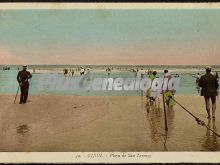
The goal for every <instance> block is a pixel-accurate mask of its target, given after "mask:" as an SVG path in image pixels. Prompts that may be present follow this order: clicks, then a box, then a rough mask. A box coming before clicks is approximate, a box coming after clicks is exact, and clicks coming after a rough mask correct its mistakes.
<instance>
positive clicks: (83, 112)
mask: <svg viewBox="0 0 220 165" xmlns="http://www.w3.org/2000/svg"><path fill="white" fill-rule="evenodd" d="M175 98H176V99H177V100H178V101H179V102H180V103H182V104H183V105H185V106H186V107H187V108H189V110H190V111H191V112H193V113H194V114H195V115H196V116H197V117H199V118H200V119H201V120H203V121H205V122H206V123H207V124H209V126H210V127H211V128H214V129H216V130H217V131H218V130H219V131H218V132H220V122H219V120H220V103H219V100H218V101H217V110H216V119H215V121H213V120H210V122H209V120H208V119H206V112H205V106H204V100H203V98H202V97H200V96H197V95H179V96H175ZM0 100H1V102H0V107H1V108H0V151H25V152H29V151H32V152H34V151H35V152H37V151H42V152H49V151H53V152H70V151H73V152H81V151H82V152H95V151H96V152H98V151H103V152H104V151H105V152H110V151H121V152H126V151H219V150H220V148H219V144H220V141H219V138H218V137H216V136H213V134H212V133H210V132H209V131H207V129H206V128H205V127H202V126H200V125H198V124H197V123H196V121H195V120H194V119H193V118H192V117H191V116H189V115H188V114H187V113H186V112H185V111H184V110H182V109H181V108H180V107H179V106H178V105H176V106H175V107H174V109H169V110H168V111H167V119H168V128H169V130H168V132H166V131H164V115H163V109H162V107H163V106H162V102H161V99H160V104H157V105H156V106H154V105H153V106H149V105H147V103H146V99H145V98H144V97H142V96H59V95H31V96H29V100H28V102H27V104H24V105H20V104H18V99H17V103H16V104H14V103H13V100H14V96H13V95H0Z"/></svg>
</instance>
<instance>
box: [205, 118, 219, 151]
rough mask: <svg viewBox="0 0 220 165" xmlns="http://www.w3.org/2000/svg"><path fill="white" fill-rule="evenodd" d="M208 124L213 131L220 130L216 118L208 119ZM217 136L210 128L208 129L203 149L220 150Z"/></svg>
mask: <svg viewBox="0 0 220 165" xmlns="http://www.w3.org/2000/svg"><path fill="white" fill-rule="evenodd" d="M207 126H208V127H209V128H211V129H212V130H213V131H215V132H218V131H217V128H216V125H215V120H214V119H213V120H211V119H209V120H208V123H207ZM217 138H218V137H217V136H216V134H214V133H213V132H212V131H210V130H209V129H206V136H205V137H204V138H203V139H202V151H207V150H209V151H219V145H218V141H217Z"/></svg>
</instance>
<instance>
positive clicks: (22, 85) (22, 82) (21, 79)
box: [17, 65, 32, 104]
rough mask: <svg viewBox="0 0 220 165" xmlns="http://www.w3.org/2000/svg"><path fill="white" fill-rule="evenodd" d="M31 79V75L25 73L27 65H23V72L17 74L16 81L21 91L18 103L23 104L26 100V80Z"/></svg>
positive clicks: (27, 72) (27, 85) (27, 87)
mask: <svg viewBox="0 0 220 165" xmlns="http://www.w3.org/2000/svg"><path fill="white" fill-rule="evenodd" d="M31 77H32V75H31V73H30V72H29V71H27V65H23V70H22V71H19V72H18V75H17V81H18V83H19V86H20V89H21V96H20V103H19V104H25V103H26V101H27V98H28V89H29V82H28V79H30V78H31Z"/></svg>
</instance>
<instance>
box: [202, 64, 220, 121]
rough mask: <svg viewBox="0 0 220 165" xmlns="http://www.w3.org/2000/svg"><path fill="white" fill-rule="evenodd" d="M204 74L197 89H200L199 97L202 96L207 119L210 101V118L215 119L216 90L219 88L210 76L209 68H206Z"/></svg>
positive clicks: (214, 78)
mask: <svg viewBox="0 0 220 165" xmlns="http://www.w3.org/2000/svg"><path fill="white" fill-rule="evenodd" d="M205 69H206V74H205V75H203V76H202V77H201V78H200V80H199V87H201V88H202V90H201V96H204V98H205V103H206V111H207V113H208V117H207V118H208V119H210V117H211V116H210V99H211V101H212V117H213V118H215V110H216V96H217V89H218V87H219V84H218V81H217V79H216V77H215V76H214V75H213V74H211V67H210V66H207V67H206V68H205Z"/></svg>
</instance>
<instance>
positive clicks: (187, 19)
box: [0, 9, 220, 65]
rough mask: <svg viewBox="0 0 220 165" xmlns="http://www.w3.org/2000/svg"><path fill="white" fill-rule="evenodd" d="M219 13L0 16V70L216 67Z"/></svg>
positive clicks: (67, 12) (219, 54) (158, 11)
mask: <svg viewBox="0 0 220 165" xmlns="http://www.w3.org/2000/svg"><path fill="white" fill-rule="evenodd" d="M219 18H220V10H214V9H212V10H208V9H197V10H195V9H194V10H193V9H166V10H164V9H154V10H151V9H141V10H140V9H139V10H137V9H135V10H125V9H124V10H119V9H117V10H116V9H105V10H80V9H69V10H53V9H45V10H33V9H26V10H0V64H89V65H92V64H95V65H97V64H102V65H103V64H116V65H117V64H123V65H124V64H127V65H138V64H140V65H212V64H213V65H218V64H220V30H219V29H220V21H219Z"/></svg>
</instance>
